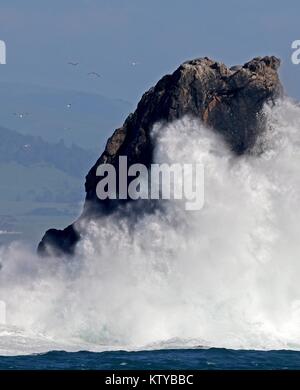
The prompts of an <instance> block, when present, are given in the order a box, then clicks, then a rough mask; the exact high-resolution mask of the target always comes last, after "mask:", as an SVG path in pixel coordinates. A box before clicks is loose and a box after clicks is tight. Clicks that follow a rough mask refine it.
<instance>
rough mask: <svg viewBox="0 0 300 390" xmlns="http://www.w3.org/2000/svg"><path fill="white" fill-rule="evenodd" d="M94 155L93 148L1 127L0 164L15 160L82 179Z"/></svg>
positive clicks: (28, 165)
mask: <svg viewBox="0 0 300 390" xmlns="http://www.w3.org/2000/svg"><path fill="white" fill-rule="evenodd" d="M96 156H97V154H96V152H95V151H89V150H85V149H82V148H80V147H78V146H76V145H72V146H70V147H67V146H66V145H65V144H64V141H62V140H61V141H60V142H58V143H55V144H54V143H53V144H52V143H49V142H46V141H44V140H43V139H42V138H41V137H35V136H30V135H22V134H19V133H17V132H16V131H13V130H9V129H6V128H3V127H0V163H17V164H20V165H23V166H26V167H32V166H34V165H44V166H49V167H54V168H56V169H58V170H61V171H62V172H65V173H67V174H68V175H70V176H73V177H78V178H82V177H83V176H84V175H85V174H86V173H87V171H88V168H89V165H90V164H91V163H92V162H93V161H95V159H96Z"/></svg>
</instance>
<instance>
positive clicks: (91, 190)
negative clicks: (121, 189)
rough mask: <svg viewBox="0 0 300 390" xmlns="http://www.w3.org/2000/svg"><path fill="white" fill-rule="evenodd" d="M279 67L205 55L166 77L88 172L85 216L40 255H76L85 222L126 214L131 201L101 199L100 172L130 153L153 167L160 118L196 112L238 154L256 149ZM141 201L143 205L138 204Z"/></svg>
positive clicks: (273, 62)
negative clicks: (230, 64) (153, 131)
mask: <svg viewBox="0 0 300 390" xmlns="http://www.w3.org/2000/svg"><path fill="white" fill-rule="evenodd" d="M279 66H280V60H279V59H278V58H276V57H274V56H267V57H257V58H254V59H253V60H251V61H249V62H247V63H246V64H244V65H243V66H234V67H231V68H228V67H227V66H226V65H224V64H222V63H219V62H216V61H213V60H211V59H209V58H207V57H205V58H199V59H194V60H191V61H187V62H185V63H183V64H182V65H180V66H179V68H178V69H177V70H175V72H174V73H173V74H171V75H166V76H164V77H163V78H162V79H161V80H160V81H159V82H158V83H157V84H156V85H155V86H154V87H152V88H151V89H150V90H149V91H147V92H146V93H145V94H144V95H143V97H142V99H141V100H140V102H139V104H138V106H137V109H136V110H135V112H134V113H133V114H130V115H129V116H128V117H127V119H126V120H125V122H124V124H123V126H122V127H120V128H118V129H117V130H115V132H114V133H113V135H112V136H111V137H110V138H109V139H108V141H107V144H106V147H105V150H104V152H103V153H102V154H101V156H100V157H99V159H98V160H97V162H96V164H95V165H94V166H93V167H92V168H91V169H90V171H89V173H88V174H87V176H86V182H85V190H86V201H85V205H84V209H83V212H82V214H81V216H80V217H79V219H78V220H77V221H76V222H74V223H73V224H72V225H70V226H68V227H67V228H65V229H64V230H56V229H50V230H48V231H47V232H46V233H45V235H44V237H43V239H42V241H41V242H40V244H39V246H38V253H39V254H40V255H42V256H47V255H55V256H59V255H72V254H74V251H75V247H76V244H77V242H78V241H79V240H80V237H81V235H82V234H84V231H80V230H78V229H77V226H79V225H80V222H81V221H83V220H85V221H89V220H90V219H95V218H100V221H101V217H102V216H103V217H104V216H107V215H110V214H111V213H115V212H120V210H122V209H123V210H124V213H126V209H127V208H126V207H124V203H126V201H119V200H114V201H112V200H102V201H101V200H99V199H98V197H97V195H96V186H97V184H98V181H99V178H98V177H97V176H96V170H97V168H98V166H99V165H100V164H104V163H110V164H113V165H114V166H116V167H117V164H118V160H119V156H127V159H128V163H129V164H133V163H142V164H145V165H146V166H149V165H150V164H151V162H152V155H153V148H154V146H155V145H153V141H152V138H151V136H150V132H151V129H152V127H153V125H154V124H155V123H156V122H171V121H174V120H176V119H180V118H182V117H183V116H185V115H190V116H192V117H195V118H198V119H200V120H201V121H202V122H203V123H204V124H205V125H206V126H208V127H209V128H211V129H212V131H216V132H218V133H220V134H222V136H223V137H224V139H225V141H226V142H227V144H228V147H229V148H230V149H231V150H232V151H233V152H234V153H236V155H241V154H244V153H250V152H251V151H252V150H253V147H254V145H255V144H256V140H257V138H258V136H259V135H260V134H262V133H263V131H264V129H265V123H264V118H263V115H262V109H263V106H264V104H265V103H267V102H271V103H274V102H275V100H276V99H277V98H279V97H280V95H281V94H282V85H281V83H280V80H279V76H278V68H279ZM136 204H137V206H136V207H137V208H138V207H139V206H138V202H136ZM133 209H134V206H133V207H131V210H133ZM121 212H122V211H121ZM100 223H101V222H100Z"/></svg>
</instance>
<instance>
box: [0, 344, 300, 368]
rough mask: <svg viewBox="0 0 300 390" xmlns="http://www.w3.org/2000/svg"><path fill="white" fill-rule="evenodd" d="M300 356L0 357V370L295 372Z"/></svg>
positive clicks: (183, 352) (176, 352)
mask: <svg viewBox="0 0 300 390" xmlns="http://www.w3.org/2000/svg"><path fill="white" fill-rule="evenodd" d="M299 369H300V352H295V351H267V352H266V351H241V350H237V351H235V350H230V349H218V348H212V349H173V350H172V349H171V350H158V351H138V352H125V351H114V352H98V353H97V352H73V353H70V352H62V351H53V352H48V353H45V354H35V355H29V356H9V357H8V356H1V357H0V370H299Z"/></svg>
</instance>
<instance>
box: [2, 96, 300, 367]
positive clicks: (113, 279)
mask: <svg viewBox="0 0 300 390" xmlns="http://www.w3.org/2000/svg"><path fill="white" fill-rule="evenodd" d="M265 112H266V115H267V118H268V131H267V132H266V133H265V134H264V136H263V137H261V139H260V140H259V141H258V143H257V150H256V152H257V153H255V154H253V155H252V154H251V155H247V156H246V155H245V156H239V157H237V156H235V155H233V154H232V153H231V152H230V150H229V149H228V147H227V146H226V145H225V144H224V142H223V140H222V139H221V137H220V136H218V135H217V134H215V133H213V132H212V131H211V130H210V129H206V128H205V127H203V125H202V124H201V123H199V122H198V121H197V120H195V119H193V118H187V117H186V118H183V119H182V120H179V121H176V122H174V123H171V124H168V125H166V126H165V125H160V124H157V125H156V126H155V128H154V129H153V137H155V138H156V149H155V161H156V162H159V163H160V162H168V163H176V162H183V163H201V164H203V166H204V170H205V185H204V187H205V188H204V198H205V204H204V207H203V209H201V210H199V211H196V212H187V211H186V210H185V201H172V200H171V201H168V202H166V203H164V204H163V208H162V209H161V210H160V211H157V213H155V214H153V215H142V216H141V217H140V218H139V220H138V221H137V222H135V223H128V219H126V218H118V219H115V218H114V217H107V218H103V219H102V220H101V221H100V222H99V221H89V222H88V223H85V224H84V225H85V226H84V228H85V230H86V234H85V236H84V239H83V240H82V241H81V242H80V244H79V245H78V248H77V252H76V255H75V257H74V258H73V259H72V260H70V259H57V258H47V259H40V258H39V257H38V256H37V255H36V254H35V253H34V252H33V251H32V250H30V249H28V248H27V247H26V246H25V245H24V244H23V243H20V242H14V243H12V244H11V245H8V246H4V247H1V248H0V263H1V268H0V300H1V301H3V305H4V306H5V307H6V310H5V316H4V314H3V313H2V316H1V313H0V322H2V325H1V326H0V356H2V357H1V358H0V365H1V367H2V366H3V367H4V366H5V365H6V364H7V365H11V366H12V367H13V366H14V365H15V367H17V365H19V366H22V365H24V366H26V365H32V367H28V368H35V367H36V368H38V367H42V366H44V367H48V368H51V367H53V368H54V367H56V368H58V366H59V365H62V366H63V367H64V368H74V367H79V366H80V365H81V366H82V367H83V368H96V367H98V368H100V366H101V365H103V367H106V368H119V366H120V365H121V364H123V365H124V367H126V368H134V367H136V368H137V367H139V368H145V367H148V365H150V366H151V364H152V365H153V366H151V368H164V367H165V368H187V365H191V368H199V369H200V368H208V367H209V368H226V367H227V368H254V366H255V364H258V366H257V368H296V367H297V364H298V359H299V358H298V356H299V353H298V352H297V351H300V284H299V278H300V262H299V253H300V241H299V234H300V225H299V221H300V207H299V204H300V175H299V167H300V107H299V106H298V105H297V104H294V103H293V102H292V101H290V100H288V99H284V100H283V101H281V102H279V103H278V104H277V106H276V107H274V108H270V107H266V108H265ZM183 139H184V143H183V142H182V140H183ZM131 222H132V221H131ZM78 228H79V229H80V228H81V226H78ZM4 306H3V307H4ZM1 318H2V320H1ZM199 346H201V347H202V349H195V348H196V347H199ZM211 347H214V348H216V349H210V348H211ZM203 348H206V349H203ZM54 350H55V351H66V352H49V351H54ZM120 350H124V351H129V352H120ZM78 351H89V352H78ZM108 351H110V352H108ZM259 351H263V352H259ZM268 351H274V352H268ZM275 351H276V352H275ZM36 354H38V355H36ZM97 365H100V366H97ZM127 365H128V367H127ZM142 366H143V367H142ZM158 366H160V367H158ZM171 366H172V367H171ZM181 366H182V367H181ZM196 366H197V367H196Z"/></svg>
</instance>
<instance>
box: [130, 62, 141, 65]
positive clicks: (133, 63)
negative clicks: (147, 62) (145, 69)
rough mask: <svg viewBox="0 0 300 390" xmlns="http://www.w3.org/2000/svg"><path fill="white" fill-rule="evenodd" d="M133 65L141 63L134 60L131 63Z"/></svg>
mask: <svg viewBox="0 0 300 390" xmlns="http://www.w3.org/2000/svg"><path fill="white" fill-rule="evenodd" d="M131 65H132V66H137V65H140V63H139V62H135V61H133V62H132V63H131Z"/></svg>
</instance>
